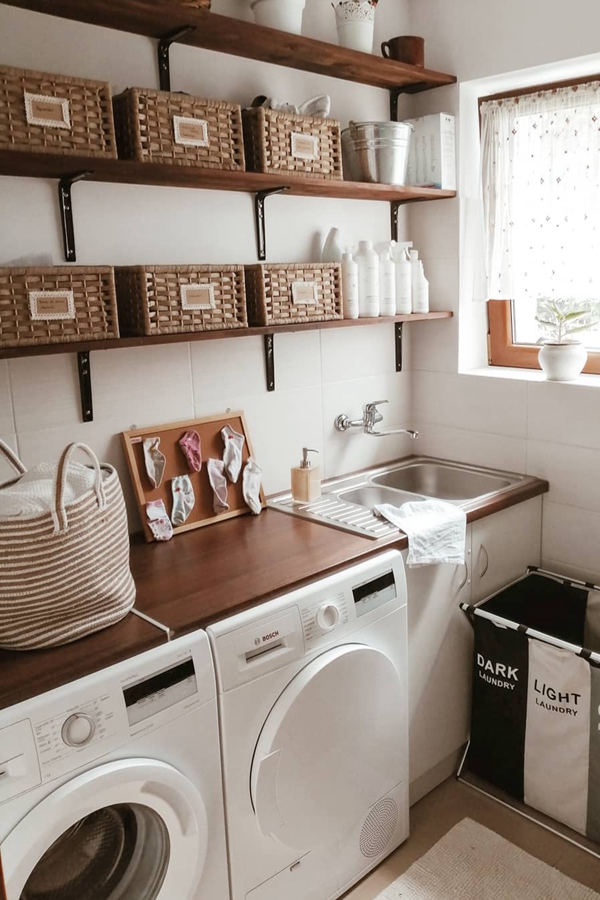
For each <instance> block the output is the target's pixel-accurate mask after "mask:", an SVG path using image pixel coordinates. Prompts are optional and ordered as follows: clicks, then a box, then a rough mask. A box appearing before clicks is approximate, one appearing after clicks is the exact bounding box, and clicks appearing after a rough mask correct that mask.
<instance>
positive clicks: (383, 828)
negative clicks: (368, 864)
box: [360, 797, 398, 859]
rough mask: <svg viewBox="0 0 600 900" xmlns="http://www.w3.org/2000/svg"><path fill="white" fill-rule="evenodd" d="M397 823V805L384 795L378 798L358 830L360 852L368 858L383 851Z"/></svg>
mask: <svg viewBox="0 0 600 900" xmlns="http://www.w3.org/2000/svg"><path fill="white" fill-rule="evenodd" d="M397 824H398V805H397V804H396V802H395V801H394V800H391V799H390V798H389V797H385V798H384V799H383V800H379V801H378V802H377V803H376V804H375V806H374V807H373V809H372V810H371V811H370V813H369V815H368V816H367V818H366V819H365V822H364V825H363V827H362V830H361V832H360V852H361V853H362V855H363V856H366V857H367V858H368V859H373V858H374V857H375V856H379V854H380V853H383V851H384V850H385V848H386V847H387V845H388V844H389V842H390V841H391V839H392V836H393V834H394V831H395V830H396V825H397Z"/></svg>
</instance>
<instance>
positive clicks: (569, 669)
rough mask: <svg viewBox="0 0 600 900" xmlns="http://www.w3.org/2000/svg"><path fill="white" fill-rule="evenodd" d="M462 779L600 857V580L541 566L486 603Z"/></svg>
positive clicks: (477, 612) (479, 615) (479, 625)
mask: <svg viewBox="0 0 600 900" xmlns="http://www.w3.org/2000/svg"><path fill="white" fill-rule="evenodd" d="M461 609H462V610H463V611H464V612H465V613H466V615H467V616H468V617H469V619H470V621H471V624H472V625H473V628H474V632H475V650H474V661H473V704H472V713H471V735H470V739H469V743H468V744H467V748H466V750H465V753H464V755H463V758H462V760H461V763H460V766H459V769H458V772H457V778H458V780H459V781H461V782H462V783H463V784H466V785H468V786H469V787H471V788H473V789H475V790H477V791H479V792H480V793H483V794H485V795H486V796H488V797H490V798H491V799H493V800H496V801H497V802H499V803H501V804H502V805H504V806H506V807H508V808H510V809H512V810H514V811H515V812H518V813H519V814H520V815H522V816H524V817H525V818H527V819H530V820H531V821H533V822H536V823H537V824H539V825H541V826H542V827H543V828H546V829H547V830H549V831H552V832H554V833H555V834H557V835H559V836H560V837H562V838H564V839H565V840H567V841H569V842H570V843H572V844H575V845H576V846H578V847H580V848H581V849H583V850H585V851H586V852H588V853H591V854H592V855H594V856H596V857H598V858H600V587H599V586H598V585H594V584H591V583H589V582H584V581H579V580H577V579H570V578H566V577H564V576H562V575H557V574H555V573H553V572H548V571H545V570H543V569H540V568H538V567H537V566H530V567H529V568H528V570H527V573H526V574H525V575H523V577H522V578H519V579H518V580H517V581H515V582H513V583H512V584H510V585H508V587H505V588H503V589H502V590H500V591H498V592H496V593H495V594H492V595H491V596H490V597H487V598H486V599H485V600H482V601H481V602H480V603H478V604H475V605H472V604H466V603H461Z"/></svg>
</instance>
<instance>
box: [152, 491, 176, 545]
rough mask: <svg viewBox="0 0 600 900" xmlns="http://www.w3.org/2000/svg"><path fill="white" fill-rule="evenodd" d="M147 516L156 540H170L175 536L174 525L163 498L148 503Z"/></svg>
mask: <svg viewBox="0 0 600 900" xmlns="http://www.w3.org/2000/svg"><path fill="white" fill-rule="evenodd" d="M146 517H147V519H148V527H149V528H150V531H151V532H152V536H153V537H154V540H155V541H169V540H170V539H171V538H172V537H173V526H172V525H171V520H170V519H169V517H168V515H167V510H166V509H165V504H164V503H163V502H162V500H150V502H149V503H146Z"/></svg>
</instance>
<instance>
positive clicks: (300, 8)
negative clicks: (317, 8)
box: [250, 0, 306, 34]
mask: <svg viewBox="0 0 600 900" xmlns="http://www.w3.org/2000/svg"><path fill="white" fill-rule="evenodd" d="M305 4H306V0H251V3H250V6H251V8H252V12H253V13H254V20H255V22H256V24H257V25H266V27H267V28H276V29H277V30H278V31H288V32H290V33H291V34H302V13H303V12H304V6H305Z"/></svg>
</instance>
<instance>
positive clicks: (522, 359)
mask: <svg viewBox="0 0 600 900" xmlns="http://www.w3.org/2000/svg"><path fill="white" fill-rule="evenodd" d="M487 306H488V321H489V331H488V362H489V364H490V366H507V367H508V368H511V369H541V366H540V364H539V362H538V354H539V352H540V345H539V344H516V343H515V341H514V338H513V317H512V300H488V304H487ZM583 371H584V373H585V374H586V375H600V351H596V350H588V358H587V362H586V364H585V366H584V369H583Z"/></svg>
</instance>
